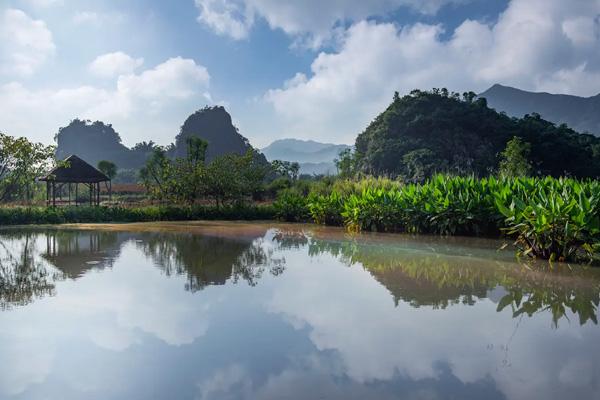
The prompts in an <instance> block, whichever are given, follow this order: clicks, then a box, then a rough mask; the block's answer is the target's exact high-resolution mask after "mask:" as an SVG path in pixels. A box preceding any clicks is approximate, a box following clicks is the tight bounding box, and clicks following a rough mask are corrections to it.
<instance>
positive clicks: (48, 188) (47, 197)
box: [46, 181, 50, 207]
mask: <svg viewBox="0 0 600 400" xmlns="http://www.w3.org/2000/svg"><path fill="white" fill-rule="evenodd" d="M49 205H50V182H48V181H46V207H48V206H49Z"/></svg>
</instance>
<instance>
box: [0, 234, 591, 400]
mask: <svg viewBox="0 0 600 400" xmlns="http://www.w3.org/2000/svg"><path fill="white" fill-rule="evenodd" d="M501 245H502V243H501V242H498V241H491V240H483V239H468V240H467V239H460V238H432V237H410V236H401V235H383V234H379V235H377V234H363V235H357V236H348V235H347V234H345V233H344V231H343V230H340V229H335V228H323V227H317V226H312V225H284V224H261V223H252V224H250V223H217V222H215V223H186V224H181V223H163V224H131V225H112V226H111V225H107V226H80V227H77V228H68V227H67V228H64V227H62V228H43V229H42V228H15V229H3V230H0V360H2V363H1V364H0V399H61V400H63V399H103V400H104V399H398V398H401V399H446V398H448V399H450V398H451V399H566V398H572V399H598V398H600V329H599V327H598V325H597V308H598V302H599V296H600V269H593V268H584V267H578V266H568V265H553V266H551V265H549V264H547V263H540V264H532V263H531V262H524V261H523V260H521V261H519V260H517V259H515V257H514V252H513V250H512V249H505V250H500V248H501Z"/></svg>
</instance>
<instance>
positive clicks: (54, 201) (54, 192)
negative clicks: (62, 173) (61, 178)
mask: <svg viewBox="0 0 600 400" xmlns="http://www.w3.org/2000/svg"><path fill="white" fill-rule="evenodd" d="M52 207H56V182H54V181H52Z"/></svg>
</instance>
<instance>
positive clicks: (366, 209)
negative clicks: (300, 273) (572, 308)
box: [276, 175, 600, 262]
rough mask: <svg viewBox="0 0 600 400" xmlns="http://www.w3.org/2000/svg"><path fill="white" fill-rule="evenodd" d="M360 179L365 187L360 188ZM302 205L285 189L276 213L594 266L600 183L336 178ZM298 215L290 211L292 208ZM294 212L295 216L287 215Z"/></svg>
mask: <svg viewBox="0 0 600 400" xmlns="http://www.w3.org/2000/svg"><path fill="white" fill-rule="evenodd" d="M365 182H366V183H365ZM333 186H334V189H333V190H332V191H329V192H327V193H323V192H318V191H316V190H315V191H312V192H311V193H310V194H309V196H308V197H307V200H305V197H303V196H301V195H299V194H297V193H294V192H290V191H288V192H285V193H284V194H283V195H281V196H280V197H279V199H278V200H277V202H276V209H277V215H278V216H279V217H280V218H283V219H285V220H288V221H294V220H303V219H304V218H305V215H306V214H305V212H306V209H308V212H309V213H310V218H311V219H312V220H313V221H314V222H316V223H320V224H329V225H345V226H346V227H347V228H348V229H349V230H352V231H359V230H371V231H380V232H409V233H429V234H441V235H465V236H498V235H499V234H500V233H501V232H505V233H506V234H508V235H510V236H511V237H514V238H515V239H516V243H517V245H518V246H519V247H520V249H521V252H522V254H528V255H532V256H536V257H539V258H544V259H550V260H561V261H593V262H596V261H600V260H597V258H598V253H599V251H600V183H599V182H598V181H578V180H575V179H564V178H561V179H554V178H550V177H547V178H506V177H503V178H495V177H489V178H483V179H477V178H474V177H451V176H446V175H436V176H434V177H432V178H431V179H429V180H427V181H425V182H424V183H422V184H413V183H410V184H405V185H401V184H399V183H398V182H395V183H394V181H390V180H385V179H382V178H380V179H379V180H374V179H371V180H365V181H364V182H362V183H361V182H360V181H359V182H355V181H344V180H341V181H339V182H337V183H336V184H334V185H333ZM296 210H298V211H296ZM294 212H298V214H294Z"/></svg>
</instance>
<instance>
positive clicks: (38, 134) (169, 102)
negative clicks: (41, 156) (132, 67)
mask: <svg viewBox="0 0 600 400" xmlns="http://www.w3.org/2000/svg"><path fill="white" fill-rule="evenodd" d="M209 81H210V75H209V73H208V71H207V69H206V68H205V67H204V66H202V65H199V64H197V63H196V62H195V61H194V60H191V59H184V58H181V57H176V58H171V59H169V60H167V61H165V62H164V63H162V64H159V65H157V66H156V67H154V68H151V69H147V70H145V71H142V72H141V73H139V74H127V75H120V76H119V77H118V78H117V79H116V84H115V87H113V88H112V89H105V88H102V87H96V86H89V85H87V86H86V85H84V86H77V87H73V88H61V89H39V90H31V89H29V88H27V87H25V86H24V85H23V84H21V83H18V82H10V83H7V84H4V85H0V104H2V105H3V111H4V112H2V113H1V114H0V126H2V129H3V130H4V131H5V132H6V133H8V134H11V135H19V136H27V137H29V138H30V139H33V140H41V141H44V142H48V141H49V138H51V137H52V134H53V133H55V132H56V131H57V130H58V127H60V126H64V125H65V124H67V123H68V122H69V121H70V120H71V119H73V118H75V117H79V118H88V119H92V120H95V119H101V120H104V121H106V122H113V123H115V124H117V125H118V124H119V123H121V124H122V126H127V127H129V128H131V130H129V131H128V137H133V138H135V139H136V140H143V139H146V138H150V139H152V140H155V141H157V140H160V139H161V136H163V135H164V127H165V126H169V125H170V124H172V125H173V126H171V129H172V130H176V127H177V126H178V125H179V124H180V123H181V121H182V120H183V118H184V117H185V116H186V113H187V114H189V112H190V111H193V110H194V109H195V108H197V107H198V104H193V105H192V106H191V107H192V109H191V110H180V109H173V107H174V106H177V105H181V104H183V103H185V102H186V101H191V102H199V101H202V102H203V103H204V102H205V98H206V92H207V90H208V86H209ZM32 115H35V116H36V118H35V120H33V119H32V118H31V116H32ZM149 117H152V119H153V120H155V122H151V121H149ZM147 120H148V123H145V122H144V121H147ZM173 127H175V128H173ZM130 134H131V135H130Z"/></svg>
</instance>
